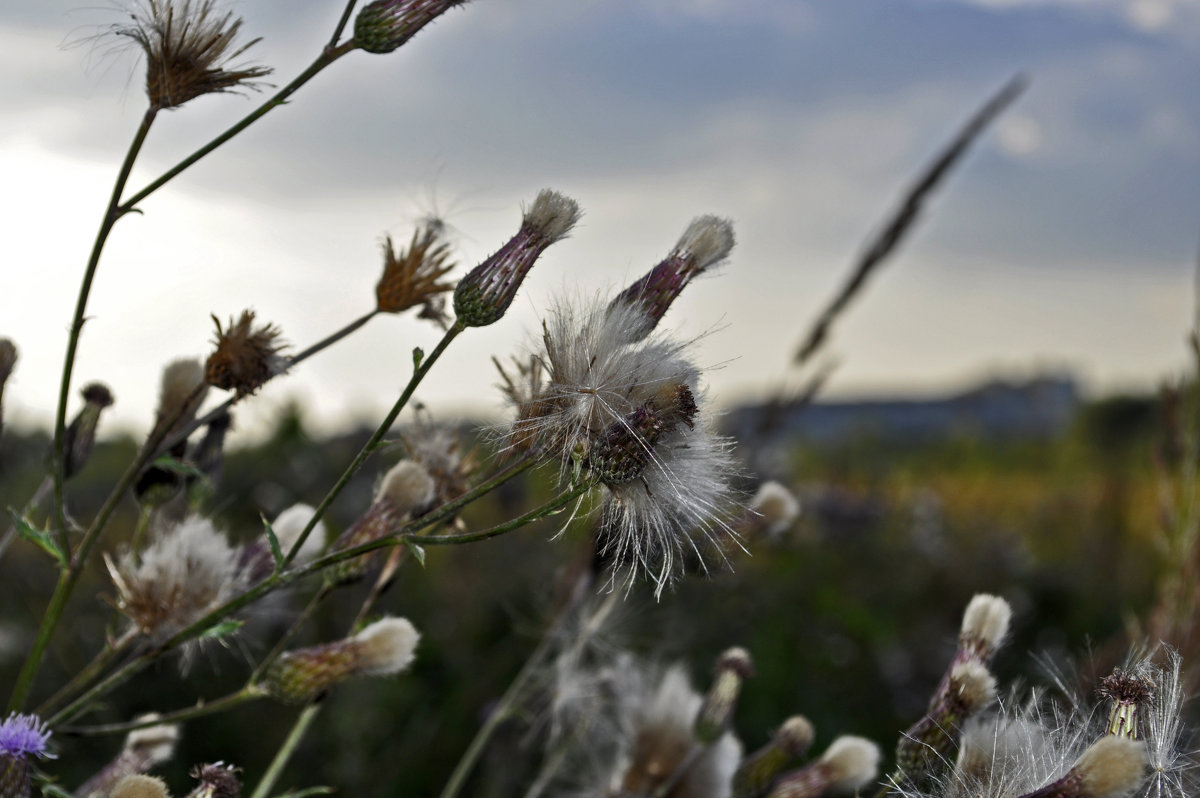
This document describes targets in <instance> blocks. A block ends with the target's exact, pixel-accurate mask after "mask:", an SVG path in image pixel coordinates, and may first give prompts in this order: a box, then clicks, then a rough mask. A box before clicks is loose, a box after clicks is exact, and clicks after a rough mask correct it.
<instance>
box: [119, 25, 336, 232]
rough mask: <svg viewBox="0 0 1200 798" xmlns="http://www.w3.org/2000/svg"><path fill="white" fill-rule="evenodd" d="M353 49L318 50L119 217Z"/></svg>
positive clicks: (128, 204)
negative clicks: (300, 68)
mask: <svg viewBox="0 0 1200 798" xmlns="http://www.w3.org/2000/svg"><path fill="white" fill-rule="evenodd" d="M356 47H357V45H355V44H354V42H353V41H348V42H344V43H343V44H340V45H337V46H334V47H326V48H325V49H324V50H322V51H321V54H320V55H319V56H317V58H316V60H315V61H313V62H312V63H311V64H310V65H309V66H308V68H307V69H305V70H304V71H303V72H301V73H300V74H299V75H298V76H296V78H295V79H294V80H293V81H292V82H291V83H289V84H288V85H286V86H284V87H283V88H282V89H280V90H279V91H277V92H275V94H274V95H272V96H271V98H270V99H268V100H267V101H266V102H264V103H263V104H262V105H260V106H258V108H255V109H254V110H253V111H251V112H250V113H249V114H247V115H246V116H244V117H242V119H241V121H239V122H237V123H235V124H234V125H233V126H231V127H230V128H229V129H228V130H226V131H225V132H224V133H221V134H220V135H219V136H217V137H216V138H214V139H213V140H212V141H210V142H208V143H207V144H205V145H204V146H203V147H201V148H200V149H198V150H196V151H195V152H193V153H192V154H191V155H189V156H188V157H186V158H184V159H183V160H182V161H180V162H179V163H177V164H176V165H175V166H173V167H171V168H170V169H169V170H167V171H166V172H164V173H163V174H162V175H161V176H160V177H159V178H158V179H157V180H155V181H154V182H153V183H151V184H149V185H148V186H146V187H145V188H143V189H142V190H141V191H139V192H138V193H136V194H134V195H133V196H132V197H130V198H129V199H128V200H126V201H125V202H124V203H122V204H121V206H120V207H119V208H118V209H117V210H119V211H120V212H121V213H122V214H125V213H129V212H130V211H132V210H133V209H134V208H135V207H136V206H137V204H138V203H139V202H141V201H142V200H144V199H146V197H149V196H150V195H151V194H153V193H154V192H155V191H158V190H159V189H160V188H162V187H163V186H165V185H166V184H167V183H169V182H171V181H172V180H173V179H175V178H176V177H178V176H179V174H180V173H182V172H183V171H184V170H186V169H187V168H188V167H190V166H191V165H192V164H194V163H196V162H197V161H199V160H200V159H201V158H203V157H204V156H205V155H208V154H209V153H210V152H212V151H213V150H215V149H216V148H217V147H220V146H221V145H222V144H224V143H225V142H227V141H229V140H230V139H231V138H233V137H234V136H236V135H237V134H238V133H241V132H242V131H243V130H245V129H246V128H248V127H250V125H252V124H254V123H255V122H257V121H258V120H259V119H261V118H262V117H264V116H266V115H267V112H269V111H271V110H273V109H275V108H278V107H279V106H281V105H283V104H284V103H286V102H287V98H288V97H291V96H292V95H293V94H295V93H296V90H297V89H299V88H300V87H301V86H303V85H304V84H305V83H308V82H309V81H310V80H312V79H313V78H314V77H316V76H317V74H318V73H319V72H320V71H321V70H323V69H325V67H327V66H329V65H330V64H332V63H333V62H334V61H336V60H338V59H339V58H341V57H342V56H344V55H345V54H346V53H349V52H351V51H353V50H354V49H355V48H356Z"/></svg>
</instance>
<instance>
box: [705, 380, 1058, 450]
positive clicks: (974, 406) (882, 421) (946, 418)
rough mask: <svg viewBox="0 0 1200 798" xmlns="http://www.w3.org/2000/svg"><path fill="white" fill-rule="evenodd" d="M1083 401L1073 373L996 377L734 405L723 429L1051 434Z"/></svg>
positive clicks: (809, 436) (925, 439)
mask: <svg viewBox="0 0 1200 798" xmlns="http://www.w3.org/2000/svg"><path fill="white" fill-rule="evenodd" d="M1078 407H1079V390H1078V387H1077V385H1076V383H1075V380H1074V378H1073V377H1071V376H1070V375H1066V374H1056V375H1043V376H1039V377H1036V378H1033V379H1030V380H1026V381H1022V382H1016V381H1010V380H999V379H997V380H991V381H989V382H986V383H984V384H982V385H980V386H979V387H977V388H972V389H971V390H968V391H966V392H964V393H961V394H957V395H953V396H948V397H945V398H940V399H939V398H935V399H871V400H861V401H836V402H816V403H813V404H808V405H792V406H788V405H778V404H769V403H767V404H756V405H745V406H742V407H739V408H736V409H734V410H732V411H730V412H729V413H728V414H727V415H726V416H725V417H724V419H723V422H724V423H723V427H724V428H725V431H726V432H727V433H728V434H730V435H733V436H734V438H736V439H737V440H738V441H739V442H741V443H742V444H744V445H747V446H756V445H761V444H764V443H767V442H768V441H769V442H770V443H771V444H774V445H775V446H778V445H779V444H780V443H784V442H786V443H799V442H803V443H806V444H809V445H813V446H836V445H839V444H842V443H846V442H849V441H853V440H858V439H863V438H867V439H871V440H878V441H885V442H894V443H907V442H911V443H931V442H936V441H939V440H944V439H946V438H950V437H955V436H971V437H981V438H994V439H1006V440H1013V439H1026V440H1028V439H1048V438H1053V437H1056V436H1058V435H1060V434H1062V433H1063V432H1065V431H1066V430H1067V428H1068V427H1069V426H1070V424H1071V422H1072V420H1073V419H1074V417H1075V412H1076V410H1077V409H1078Z"/></svg>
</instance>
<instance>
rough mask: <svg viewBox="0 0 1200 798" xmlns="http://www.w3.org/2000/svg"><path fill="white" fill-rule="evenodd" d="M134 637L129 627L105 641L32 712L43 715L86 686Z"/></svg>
mask: <svg viewBox="0 0 1200 798" xmlns="http://www.w3.org/2000/svg"><path fill="white" fill-rule="evenodd" d="M136 639H137V633H136V632H135V631H134V630H132V629H131V630H130V631H128V632H126V633H125V634H123V635H121V637H119V638H118V639H117V640H115V641H113V642H111V643H106V644H105V646H104V648H102V649H100V652H99V653H98V654H96V656H95V657H93V658H92V661H91V662H89V663H88V664H87V665H86V666H85V667H84V668H83V670H81V671H79V673H77V674H75V675H74V676H73V677H71V680H70V681H68V682H67V683H66V684H64V685H63V686H62V687H60V688H59V690H58V692H56V693H55V694H54V695H52V696H50V697H49V698H48V699H46V700H45V701H43V702H42V705H41V706H39V707H38V708H37V709H36V710H35V711H34V714H36V715H37V716H38V717H45V716H46V713H47V712H49V711H50V710H51V709H53V708H54V707H55V706H57V705H58V704H60V703H62V702H63V701H64V700H65V699H66V698H67V697H69V696H70V695H71V694H72V693H74V692H75V691H76V690H80V689H82V688H84V687H86V686H87V684H88V683H89V682H90V681H92V679H95V678H96V677H97V676H99V675H100V673H101V671H103V670H104V669H105V668H107V667H108V666H109V665H111V664H112V662H113V660H115V659H116V658H117V657H119V656H120V655H121V654H123V653H124V652H125V650H126V649H128V648H129V644H130V643H132V642H133V641H134V640H136Z"/></svg>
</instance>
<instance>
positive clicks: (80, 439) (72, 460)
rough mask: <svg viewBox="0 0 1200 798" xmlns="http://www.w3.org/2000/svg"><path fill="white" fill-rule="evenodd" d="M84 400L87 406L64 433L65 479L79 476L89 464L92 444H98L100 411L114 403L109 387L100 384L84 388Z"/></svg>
mask: <svg viewBox="0 0 1200 798" xmlns="http://www.w3.org/2000/svg"><path fill="white" fill-rule="evenodd" d="M83 399H84V401H85V402H86V404H85V405H84V406H83V408H82V409H81V410H80V411H79V414H78V415H76V416H75V418H74V419H73V420H72V421H71V425H70V426H68V427H67V429H66V432H65V433H63V449H64V450H65V451H66V463H65V464H64V465H63V478H64V479H70V478H71V477H73V476H75V475H76V474H78V473H79V469H81V468H83V466H84V464H86V463H87V461H88V457H89V456H91V454H92V444H93V443H95V442H96V425H97V424H98V423H99V421H100V411H101V410H103V409H104V408H106V407H109V406H110V405H111V404H112V403H113V396H112V393H111V392H110V391H109V390H108V387H107V386H105V385H104V384H102V383H99V382H93V383H91V384H89V385H87V386H85V387H84V389H83Z"/></svg>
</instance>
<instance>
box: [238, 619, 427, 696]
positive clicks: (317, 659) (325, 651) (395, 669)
mask: <svg viewBox="0 0 1200 798" xmlns="http://www.w3.org/2000/svg"><path fill="white" fill-rule="evenodd" d="M420 639H421V636H420V634H418V632H417V630H416V629H415V628H414V627H413V625H412V624H411V623H409V621H408V620H406V619H404V618H384V619H382V620H379V621H376V622H375V623H373V624H371V625H370V626H368V627H366V628H365V629H363V630H362V631H361V632H359V633H358V634H357V635H355V636H354V637H349V638H346V639H345V640H339V641H337V642H334V643H327V644H325V645H321V646H312V647H311V648H302V649H297V650H295V651H289V652H287V653H286V654H284V655H283V656H281V657H280V658H279V659H278V660H276V661H275V662H274V663H273V664H272V665H271V667H270V668H269V669H268V671H267V674H266V676H265V677H264V678H263V682H262V685H263V689H264V690H265V691H266V692H267V693H268V694H269V695H271V696H273V697H274V698H277V699H279V700H280V701H285V702H288V703H306V702H309V701H312V700H313V699H315V698H317V697H319V696H320V695H322V694H323V693H325V692H326V691H327V690H329V688H330V687H332V686H333V685H335V684H337V683H338V682H342V681H345V680H346V679H349V678H351V677H355V676H390V675H392V674H395V673H399V672H400V671H402V670H404V669H405V668H407V667H408V666H409V665H410V664H411V663H412V661H413V657H414V655H415V652H416V648H417V643H418V641H419V640H420Z"/></svg>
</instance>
